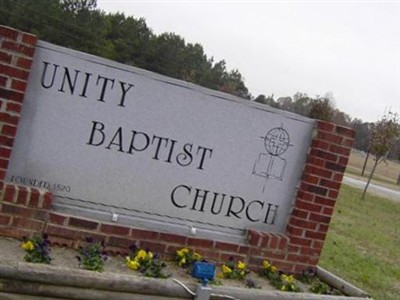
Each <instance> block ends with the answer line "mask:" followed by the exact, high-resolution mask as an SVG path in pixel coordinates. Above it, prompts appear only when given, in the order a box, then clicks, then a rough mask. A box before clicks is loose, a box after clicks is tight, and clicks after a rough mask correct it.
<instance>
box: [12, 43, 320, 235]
mask: <svg viewBox="0 0 400 300" xmlns="http://www.w3.org/2000/svg"><path fill="white" fill-rule="evenodd" d="M30 74H31V75H30V78H29V84H28V89H27V92H26V97H25V100H24V105H23V111H22V115H21V119H20V124H19V126H18V132H17V137H16V141H15V144H14V146H13V152H12V156H11V162H10V166H9V168H8V171H7V176H6V179H7V180H8V181H10V182H13V183H16V184H22V185H29V186H35V187H39V188H46V189H48V190H50V191H52V192H53V193H54V196H55V201H54V203H55V209H56V210H63V209H64V210H69V211H73V212H74V214H78V215H79V214H83V215H91V214H93V215H95V214H96V213H97V214H100V215H102V216H108V217H110V218H112V219H113V221H116V222H122V223H129V222H133V223H134V224H135V225H136V226H142V227H154V226H156V227H157V226H158V228H159V229H164V230H166V231H175V232H181V231H182V228H192V231H191V232H192V233H195V232H196V231H197V232H199V233H201V232H203V235H204V234H205V233H207V232H212V233H216V232H218V233H221V234H222V236H224V235H226V234H227V235H229V234H232V235H240V234H241V233H242V232H243V231H244V230H245V229H248V228H251V229H257V230H262V231H270V232H283V231H284V229H285V226H286V223H287V217H288V215H289V214H290V211H291V208H292V206H293V204H294V196H295V192H296V188H297V185H298V184H299V180H300V176H301V174H302V171H303V166H304V162H305V159H306V153H307V150H308V148H309V144H310V141H311V134H312V130H313V126H314V121H313V120H310V119H308V118H303V117H301V116H298V115H294V114H290V113H287V112H283V111H279V110H275V109H272V108H270V107H268V106H266V105H259V104H257V103H253V102H250V101H248V100H243V99H239V98H236V97H233V96H230V95H227V94H223V93H219V92H216V91H212V90H209V89H205V88H202V87H199V86H196V85H193V84H190V83H186V82H183V81H179V80H175V79H171V78H168V77H165V76H161V75H158V74H155V73H151V72H148V71H144V70H141V69H137V68H133V67H129V66H126V65H121V64H118V63H115V62H111V61H109V60H105V59H101V58H98V57H94V56H90V55H87V54H84V53H81V52H77V51H73V50H69V49H65V48H61V47H57V46H54V45H52V44H49V43H45V42H41V41H39V42H38V45H37V47H36V53H35V57H34V62H33V66H32V70H31V73H30Z"/></svg>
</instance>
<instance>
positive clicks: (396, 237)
mask: <svg viewBox="0 0 400 300" xmlns="http://www.w3.org/2000/svg"><path fill="white" fill-rule="evenodd" d="M361 193H362V191H361V190H359V189H356V188H352V187H349V186H347V185H342V188H341V190H340V195H339V198H338V201H337V203H336V207H335V212H334V216H333V218H332V221H331V224H330V228H329V232H328V236H327V239H326V243H325V246H324V249H323V252H322V256H321V260H320V262H319V264H320V266H322V267H323V268H325V269H327V270H329V271H331V272H332V273H334V274H336V275H338V276H339V277H342V278H343V279H345V280H347V281H349V282H350V283H352V284H354V285H356V286H357V287H359V288H361V289H363V290H365V291H366V292H368V293H369V294H370V295H371V296H372V297H373V298H374V299H376V300H399V299H400V203H395V202H393V201H390V200H388V199H385V198H381V197H377V196H374V195H371V194H368V195H367V197H366V199H365V200H364V201H363V200H360V199H361Z"/></svg>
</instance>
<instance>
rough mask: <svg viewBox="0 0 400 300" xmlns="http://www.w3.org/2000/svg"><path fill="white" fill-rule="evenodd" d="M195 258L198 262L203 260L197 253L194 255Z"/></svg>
mask: <svg viewBox="0 0 400 300" xmlns="http://www.w3.org/2000/svg"><path fill="white" fill-rule="evenodd" d="M194 258H195V259H196V260H201V255H200V254H198V253H196V252H195V253H194Z"/></svg>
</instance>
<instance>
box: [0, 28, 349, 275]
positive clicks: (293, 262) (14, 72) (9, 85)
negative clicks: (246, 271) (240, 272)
mask: <svg viewBox="0 0 400 300" xmlns="http://www.w3.org/2000/svg"><path fill="white" fill-rule="evenodd" d="M35 44H36V37H35V36H32V35H29V34H26V33H23V32H19V31H17V30H14V29H11V28H7V27H3V26H0V133H1V135H0V236H5V237H13V238H18V239H21V238H22V237H30V236H32V235H34V234H39V233H47V234H48V235H49V238H50V241H51V242H52V243H53V244H58V245H65V246H67V247H73V248H77V247H78V246H79V245H80V244H81V243H82V242H83V241H84V240H85V238H86V237H93V238H94V239H96V240H105V242H106V243H107V244H108V247H107V249H108V251H109V252H111V253H120V254H127V252H128V247H129V246H130V245H131V244H132V243H136V245H137V246H138V247H149V248H150V249H151V250H152V251H153V252H156V253H160V254H162V255H164V256H165V257H170V256H172V255H174V254H175V252H176V250H177V249H180V248H181V247H183V246H186V247H190V248H192V249H194V250H196V251H198V252H199V253H201V254H202V255H203V256H205V257H207V258H209V259H212V260H215V261H217V262H224V261H226V260H227V259H228V258H229V257H230V256H234V257H236V258H238V259H239V258H240V259H241V260H244V261H245V262H247V263H248V264H249V266H250V268H251V269H253V270H257V269H260V268H261V263H262V261H263V260H264V259H269V260H270V261H272V263H273V264H274V265H276V266H277V267H278V268H280V269H281V270H283V271H285V272H301V271H302V270H304V269H306V268H309V267H315V266H316V265H317V264H318V260H319V257H320V253H321V250H322V247H323V244H324V240H325V237H326V233H327V230H328V227H329V223H330V220H331V215H332V213H333V208H334V205H335V202H336V198H337V196H338V192H339V189H340V184H341V181H342V178H343V172H344V170H345V168H346V165H347V161H348V157H349V154H350V150H351V146H352V144H353V140H354V131H352V130H351V129H348V128H345V127H341V126H337V125H334V124H330V123H326V122H322V121H318V122H317V123H316V128H315V130H316V136H315V137H314V139H313V141H312V144H311V146H310V149H309V152H308V159H307V163H306V165H305V168H304V173H303V177H302V180H301V183H300V185H299V189H298V192H297V196H296V202H295V206H294V208H293V211H292V212H291V215H290V217H289V221H288V224H287V228H286V232H285V234H273V233H268V232H260V231H256V230H248V232H247V242H246V243H244V244H231V243H226V242H221V241H213V240H206V239H200V238H193V237H187V236H181V235H176V234H168V233H162V232H155V231H149V230H144V229H140V228H133V227H126V226H120V225H116V224H115V223H102V222H98V221H96V220H91V219H84V218H79V217H75V216H70V215H64V214H60V213H57V212H55V211H53V210H52V195H51V193H49V192H48V191H46V190H40V189H36V188H31V187H27V186H19V185H15V184H9V183H5V182H4V178H5V173H6V170H7V166H8V162H9V158H10V154H11V150H12V145H13V141H14V138H15V134H16V130H17V126H18V120H19V117H20V112H21V107H22V102H23V99H24V93H25V89H26V84H27V79H28V76H29V71H30V67H31V63H32V57H33V54H34V50H35V49H34V47H35Z"/></svg>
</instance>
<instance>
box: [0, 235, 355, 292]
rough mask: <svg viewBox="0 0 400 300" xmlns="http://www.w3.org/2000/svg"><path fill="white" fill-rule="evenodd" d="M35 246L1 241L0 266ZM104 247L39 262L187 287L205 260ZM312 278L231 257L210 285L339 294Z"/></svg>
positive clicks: (51, 253) (183, 253) (185, 253)
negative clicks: (113, 253) (111, 251)
mask: <svg viewBox="0 0 400 300" xmlns="http://www.w3.org/2000/svg"><path fill="white" fill-rule="evenodd" d="M35 243H36V246H37V247H38V248H39V249H42V248H43V245H46V243H47V242H46V237H43V238H35V239H33V240H27V241H24V242H23V243H22V244H21V242H19V241H16V240H12V239H5V238H0V245H1V248H2V250H3V253H4V254H3V253H2V254H3V255H2V257H1V258H0V264H7V265H13V264H14V265H16V264H18V262H21V261H22V260H23V259H24V258H25V260H27V259H26V257H27V254H29V253H31V252H35V251H36V252H37V249H35ZM104 246H105V245H104V244H103V245H102V244H101V243H96V242H94V241H93V240H91V239H88V240H87V244H86V246H85V247H82V248H81V249H79V250H78V252H77V251H74V250H72V249H66V248H60V247H54V248H53V249H51V250H50V249H47V248H46V249H47V250H46V251H42V252H40V253H42V254H43V255H44V256H45V257H47V258H46V259H45V261H42V262H45V263H50V261H51V265H54V266H62V267H63V268H65V270H67V271H68V270H76V269H81V268H84V269H88V270H96V271H102V270H104V271H105V272H107V273H108V274H125V275H130V276H132V275H133V276H135V277H137V278H143V277H146V276H147V277H156V278H168V277H169V278H174V279H177V280H178V281H179V282H183V283H184V284H186V285H192V286H193V285H198V280H197V279H195V278H193V277H191V276H190V268H191V266H192V264H193V263H194V262H196V261H201V260H204V258H203V257H202V256H201V255H200V254H199V253H196V252H194V251H192V250H191V249H188V248H183V249H180V250H178V251H177V254H176V260H175V261H168V262H163V261H161V260H160V259H159V258H158V257H157V255H156V254H153V253H152V252H151V251H150V250H149V249H136V248H134V247H132V248H131V249H130V250H131V254H130V255H129V256H128V257H107V259H105V257H106V256H105V255H104V252H103V250H106V248H105V249H103V247H104ZM24 252H25V255H24ZM36 252H35V253H36ZM77 253H78V257H80V259H79V261H78V260H77V259H76V256H77ZM49 257H51V259H49ZM84 258H85V259H86V260H87V261H94V265H95V266H98V265H99V264H101V267H100V268H98V269H96V268H93V267H92V266H90V263H83V259H84ZM27 261H28V260H27ZM73 262H75V263H73ZM37 265H39V264H37ZM92 273H95V272H92ZM96 273H97V272H96ZM314 275H315V274H313V273H308V274H303V276H301V277H296V278H295V277H294V276H293V275H289V274H282V273H280V272H279V271H278V270H277V269H276V268H275V267H274V266H272V265H271V264H270V263H269V262H268V261H264V263H263V272H262V273H261V274H256V273H254V272H250V271H249V270H248V269H247V266H246V264H245V263H243V262H241V261H234V259H233V258H232V259H230V260H229V261H227V262H224V263H220V264H219V266H218V267H217V277H216V278H215V280H213V281H211V282H210V286H211V287H212V288H221V287H222V288H225V287H226V288H244V289H252V290H261V291H262V290H265V291H272V292H273V291H283V292H305V293H310V292H317V293H319V294H335V295H337V294H339V293H338V291H337V290H335V289H332V288H330V287H329V286H328V285H326V284H325V283H323V282H322V281H320V280H319V279H318V278H317V277H315V276H314ZM285 294H287V293H285ZM341 298H347V297H341Z"/></svg>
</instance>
